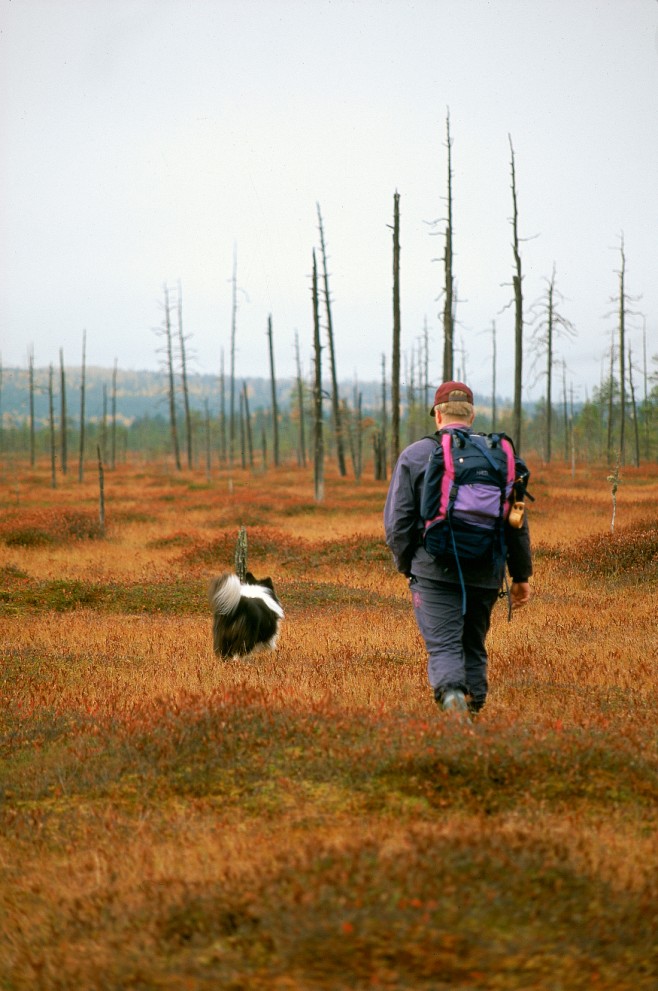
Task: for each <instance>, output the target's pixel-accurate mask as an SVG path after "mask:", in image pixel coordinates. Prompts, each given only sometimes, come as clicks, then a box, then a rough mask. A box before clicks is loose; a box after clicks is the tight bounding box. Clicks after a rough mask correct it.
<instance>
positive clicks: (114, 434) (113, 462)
mask: <svg viewBox="0 0 658 991" xmlns="http://www.w3.org/2000/svg"><path fill="white" fill-rule="evenodd" d="M111 451H112V453H111V460H110V467H111V468H112V470H113V471H114V469H115V468H116V464H117V359H116V358H115V359H114V368H113V369H112V445H111Z"/></svg>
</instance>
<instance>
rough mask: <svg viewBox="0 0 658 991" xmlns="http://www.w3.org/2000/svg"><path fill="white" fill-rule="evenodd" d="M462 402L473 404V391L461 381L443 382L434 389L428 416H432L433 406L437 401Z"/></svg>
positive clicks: (437, 403)
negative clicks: (434, 392)
mask: <svg viewBox="0 0 658 991" xmlns="http://www.w3.org/2000/svg"><path fill="white" fill-rule="evenodd" d="M451 402H457V403H458V402H462V403H470V404H471V406H472V405H473V393H472V392H471V390H470V389H469V387H468V386H467V385H465V384H464V383H463V382H443V384H442V385H440V386H439V388H438V389H437V390H436V394H435V396H434V402H433V403H432V408H431V410H430V416H434V407H435V406H438V405H439V403H451Z"/></svg>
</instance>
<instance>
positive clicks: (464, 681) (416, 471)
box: [384, 382, 532, 714]
mask: <svg viewBox="0 0 658 991" xmlns="http://www.w3.org/2000/svg"><path fill="white" fill-rule="evenodd" d="M430 416H432V417H433V419H434V421H435V424H436V431H437V432H436V434H434V435H433V436H431V437H430V436H428V437H424V438H422V439H421V440H418V441H416V442H415V443H412V444H410V445H409V446H408V447H406V448H405V449H404V450H403V451H402V453H401V454H400V456H399V458H398V460H397V463H396V465H395V468H394V470H393V474H392V477H391V482H390V486H389V490H388V494H387V498H386V505H385V508H384V530H385V533H386V544H387V545H388V547H389V549H390V550H391V553H392V555H393V561H394V563H395V566H396V568H397V570H398V571H399V572H401V573H402V574H403V575H405V576H406V578H407V579H408V582H409V588H410V591H411V601H412V605H413V609H414V613H415V618H416V622H417V624H418V629H419V631H420V633H421V636H422V637H423V640H424V642H425V646H426V648H427V655H428V665H427V670H428V678H429V683H430V686H431V688H432V690H433V692H434V699H435V701H436V703H437V704H438V705H439V706H440V708H442V709H444V710H453V711H458V712H470V713H471V714H475V713H477V712H479V711H480V710H481V709H482V707H483V705H484V703H485V701H486V698H487V691H488V682H487V652H486V648H485V638H486V635H487V632H488V630H489V624H490V620H491V611H492V609H493V606H494V604H495V602H496V599H497V597H498V593H499V590H500V588H501V586H502V584H503V582H505V583H506V584H507V585H508V598H509V605H510V610H511V609H519V608H521V607H522V606H524V605H525V604H526V603H527V602H528V601H529V599H530V585H529V581H528V579H529V578H530V576H531V575H532V554H531V546H530V534H529V529H528V521H527V516H526V514H525V513H523V509H522V498H523V494H524V493H525V485H524V483H525V481H526V480H527V477H528V475H529V472H528V471H527V468H526V466H525V464H524V463H523V461H522V460H521V459H520V458H519V457H517V456H516V455H514V452H513V447H512V445H511V441H510V440H509V438H505V436H504V435H503V434H490V435H487V437H484V436H483V435H481V434H480V435H477V434H474V433H473V431H472V424H473V420H474V417H475V409H474V405H473V393H472V391H471V389H470V388H469V387H468V386H467V385H465V384H464V383H463V382H444V383H442V384H441V385H440V386H439V387H438V389H437V390H436V394H435V396H434V402H433V404H432V408H431V409H430ZM446 437H447V440H445V439H444V438H446ZM502 438H504V441H503V440H502ZM445 444H447V445H448V447H447V448H446V447H445V446H442V445H445ZM467 444H468V445H469V447H471V448H478V449H482V448H484V449H485V454H484V455H483V457H485V458H486V459H487V460H486V461H482V465H483V468H481V469H480V470H479V474H480V475H481V476H484V474H485V473H486V472H488V474H489V475H490V476H491V475H492V474H493V470H491V471H489V469H488V467H487V463H488V462H490V463H491V464H493V463H494V462H493V458H492V454H494V453H496V452H495V451H493V450H492V448H497V457H498V462H499V464H502V465H503V468H502V469H501V472H500V473H499V480H498V485H499V490H500V491H499V498H498V504H499V505H500V507H501V508H500V525H499V530H500V541H499V544H498V549H499V551H500V553H496V549H495V548H494V550H490V551H489V552H488V553H485V554H484V555H483V556H481V557H479V558H476V559H474V560H471V559H470V557H469V553H470V552H469V551H468V549H466V550H465V551H460V550H459V547H458V543H457V542H456V539H455V533H457V538H459V533H458V525H459V524H458V522H457V521H455V522H454V529H453V526H452V523H451V512H450V507H448V509H445V507H444V511H443V512H444V516H445V518H444V520H443V528H444V530H445V536H444V545H445V553H442V554H437V555H435V556H432V554H430V552H429V551H428V549H427V548H426V546H425V540H424V532H427V534H428V536H429V530H426V528H427V525H428V520H427V518H426V517H425V518H424V517H423V515H422V514H421V506H422V505H423V489H424V482H425V477H426V474H428V466H429V465H430V463H431V459H432V457H433V456H434V457H435V458H436V457H439V458H444V456H447V457H450V458H452V457H454V462H456V463H457V464H456V465H455V464H453V466H452V470H453V471H454V472H455V478H454V480H453V482H456V480H457V468H458V465H459V462H460V461H463V460H464V458H460V455H459V445H461V446H462V447H464V448H465V446H466V445H467ZM455 445H457V446H455ZM437 449H438V450H437ZM503 449H504V450H505V451H507V460H508V461H509V464H510V471H511V472H512V473H513V475H514V477H513V478H512V475H508V476H507V479H506V478H505V477H501V476H504V473H505V454H504V453H502V452H503ZM473 456H474V457H478V456H479V455H478V452H475V454H474V455H473ZM501 459H502V460H501ZM440 467H441V468H442V471H441V472H440V473H439V474H440V475H441V474H443V473H444V471H445V466H444V463H443V460H442V461H441V462H440ZM476 473H477V472H476ZM510 479H511V482H513V483H514V485H512V484H511V482H510ZM447 482H448V484H447V485H444V486H443V487H442V488H443V490H444V495H443V498H444V499H446V498H448V496H447V495H446V494H445V493H449V496H450V498H452V499H453V500H454V498H455V490H456V489H457V488H458V486H457V485H455V484H452V486H451V485H450V479H448V480H447ZM428 484H429V479H428ZM506 485H507V492H505V491H504V490H505V486H506ZM471 489H472V490H473V493H477V491H479V490H481V489H482V487H481V486H477V485H475V486H471ZM510 489H512V491H511V493H510ZM490 491H492V490H490ZM500 493H502V494H500ZM506 497H507V502H506V503H505V504H504V503H503V499H505V498H506ZM515 497H516V499H517V500H519V499H520V500H521V502H517V504H516V505H515V507H514V508H515V510H517V508H518V507H519V506H520V507H521V509H520V513H519V515H522V519H521V521H520V522H519V520H518V517H517V518H516V519H514V523H515V525H511V522H510V519H509V517H508V514H509V505H510V501H513V500H514V498H515ZM529 498H530V497H529ZM455 505H456V504H455ZM503 507H504V508H503ZM438 515H439V516H441V511H440V510H439V514H438ZM456 515H457V514H456V512H455V513H454V517H455V518H456ZM471 518H472V519H475V518H476V516H473V515H472V516H471ZM430 525H431V524H430ZM493 525H494V523H493V521H492V523H491V524H490V526H493ZM466 528H468V524H467V525H466ZM470 529H471V530H473V529H474V528H473V527H470ZM493 533H494V531H493V530H490V534H493ZM425 539H426V540H427V543H428V546H429V539H428V538H427V537H426V538H425ZM489 539H490V540H494V537H493V536H490V537H489ZM492 546H493V545H492ZM453 548H454V551H453ZM506 568H507V570H508V571H509V575H510V578H511V587H510V586H509V584H508V582H507V578H506ZM510 615H511V612H510Z"/></svg>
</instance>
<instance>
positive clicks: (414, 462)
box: [384, 437, 532, 588]
mask: <svg viewBox="0 0 658 991" xmlns="http://www.w3.org/2000/svg"><path fill="white" fill-rule="evenodd" d="M435 449H436V444H435V443H434V441H433V440H432V439H431V438H429V437H423V438H422V440H418V441H416V442H415V443H414V444H410V445H409V447H407V448H405V449H404V451H402V453H401V454H400V457H399V458H398V460H397V463H396V465H395V468H394V470H393V476H392V478H391V484H390V486H389V489H388V495H387V497H386V505H385V507H384V530H385V532H386V543H387V545H388V547H389V548H390V550H391V552H392V554H393V560H394V562H395V567H396V568H397V570H398V571H401V572H402V574H404V575H415V576H416V577H417V578H432V579H434V580H439V581H447V582H456V583H457V584H458V583H459V574H458V573H457V569H456V568H453V567H451V566H445V565H442V564H437V562H436V561H435V560H434V558H432V557H430V555H429V554H428V553H427V551H426V550H425V548H424V547H423V545H422V533H423V521H422V519H421V515H420V498H421V493H422V488H423V480H424V478H425V470H426V468H427V464H428V461H429V459H430V455H431V454H432V453H433V451H434V450H435ZM505 541H506V544H507V568H508V571H509V573H510V576H511V578H512V581H517V582H523V581H527V580H528V578H529V577H530V575H531V574H532V553H531V549H530V533H529V530H528V518H527V515H525V514H524V520H523V526H522V527H521V529H519V530H516V529H514V528H513V527H510V526H507V525H506V526H505ZM462 572H463V575H464V581H465V582H466V584H467V585H477V586H480V587H483V588H499V587H500V585H501V583H502V581H503V572H504V565H503V566H502V567H501V569H500V571H499V572H492V570H491V568H490V567H483V566H481V565H480V566H478V567H475V566H470V567H464V566H462Z"/></svg>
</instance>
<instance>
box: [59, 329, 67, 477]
mask: <svg viewBox="0 0 658 991" xmlns="http://www.w3.org/2000/svg"><path fill="white" fill-rule="evenodd" d="M59 392H60V396H59V399H60V420H61V423H60V435H61V436H60V441H61V448H60V449H61V460H62V474H63V475H66V472H67V471H68V448H67V440H68V438H67V433H68V430H67V414H66V372H65V371H64V349H63V348H60V349H59Z"/></svg>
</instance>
